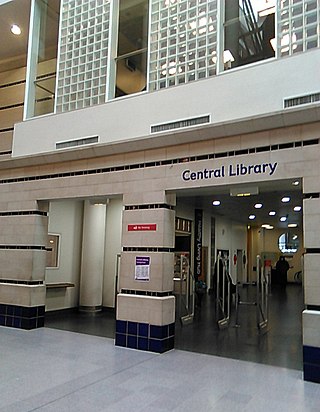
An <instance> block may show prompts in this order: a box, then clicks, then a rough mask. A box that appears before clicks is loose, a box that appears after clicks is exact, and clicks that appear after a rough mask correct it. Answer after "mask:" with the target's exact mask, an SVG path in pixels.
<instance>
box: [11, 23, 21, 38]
mask: <svg viewBox="0 0 320 412" xmlns="http://www.w3.org/2000/svg"><path fill="white" fill-rule="evenodd" d="M10 30H11V33H12V34H14V35H16V36H20V34H21V29H20V27H19V26H18V25H17V24H13V25H12V26H11V27H10Z"/></svg>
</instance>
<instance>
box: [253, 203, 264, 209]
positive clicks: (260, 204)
mask: <svg viewBox="0 0 320 412" xmlns="http://www.w3.org/2000/svg"><path fill="white" fill-rule="evenodd" d="M254 207H255V209H261V208H262V203H256V204H255V205H254Z"/></svg>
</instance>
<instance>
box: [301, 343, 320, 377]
mask: <svg viewBox="0 0 320 412" xmlns="http://www.w3.org/2000/svg"><path fill="white" fill-rule="evenodd" d="M303 375H304V376H303V377H304V380H306V381H310V382H316V383H320V348H316V347H313V346H304V347H303Z"/></svg>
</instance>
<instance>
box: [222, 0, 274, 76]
mask: <svg viewBox="0 0 320 412" xmlns="http://www.w3.org/2000/svg"><path fill="white" fill-rule="evenodd" d="M275 3H276V2H275V0H260V1H257V0H226V1H225V25H224V36H225V46H224V52H223V63H224V69H225V70H228V69H231V68H233V67H238V66H243V65H245V64H250V63H253V62H256V61H259V60H264V59H269V58H270V57H274V56H275V51H274V49H273V46H272V45H274V38H275Z"/></svg>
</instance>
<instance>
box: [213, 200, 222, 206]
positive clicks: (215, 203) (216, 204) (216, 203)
mask: <svg viewBox="0 0 320 412" xmlns="http://www.w3.org/2000/svg"><path fill="white" fill-rule="evenodd" d="M212 204H213V206H219V205H220V204H221V202H220V200H214V201H213V202H212Z"/></svg>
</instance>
